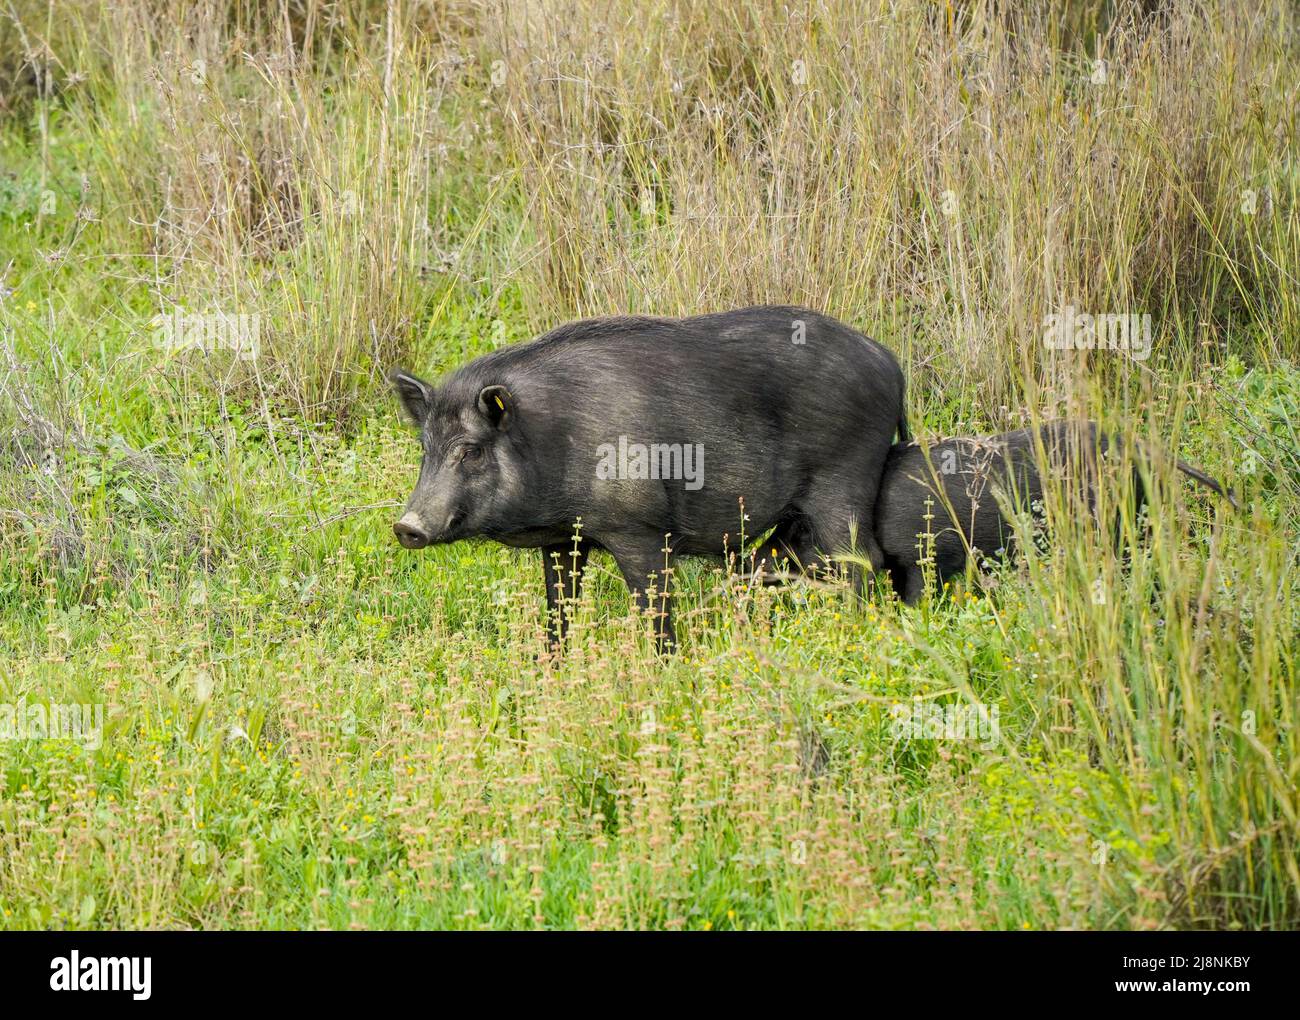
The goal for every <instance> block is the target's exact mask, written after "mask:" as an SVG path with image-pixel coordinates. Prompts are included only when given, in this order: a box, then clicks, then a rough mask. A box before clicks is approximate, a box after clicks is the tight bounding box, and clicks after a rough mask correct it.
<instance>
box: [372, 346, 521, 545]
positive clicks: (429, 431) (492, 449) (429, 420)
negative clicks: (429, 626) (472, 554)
mask: <svg viewBox="0 0 1300 1020" xmlns="http://www.w3.org/2000/svg"><path fill="white" fill-rule="evenodd" d="M391 380H392V383H393V386H394V388H395V389H396V390H397V395H398V397H399V398H400V399H401V401H402V406H403V407H404V408H405V409H406V413H407V414H408V415H409V416H410V418H411V420H412V422H414V423H415V425H416V426H417V427H418V428H419V430H420V445H421V446H422V447H423V448H424V456H423V458H422V460H421V462H420V477H419V480H418V481H417V482H416V483H415V491H414V492H413V493H411V498H410V499H409V500H407V502H406V510H405V512H404V513H403V514H402V517H401V519H400V520H398V521H397V523H396V524H394V525H393V532H394V534H396V535H397V539H398V541H400V542H401V543H402V545H404V546H405V547H406V548H408V549H423V548H424V547H425V546H427V545H434V544H437V543H443V542H455V541H457V540H458V539H462V538H472V537H474V536H476V535H491V534H493V533H494V532H497V531H500V530H501V529H502V520H503V517H504V514H505V511H506V509H507V507H508V506H509V504H510V502H511V501H512V499H513V497H514V496H515V495H517V493H518V490H519V488H520V482H519V464H518V460H517V454H516V453H515V450H514V444H513V442H512V436H511V430H512V428H513V427H514V425H515V420H514V419H515V404H514V399H513V398H512V397H511V395H510V391H509V390H508V389H507V388H506V387H505V386H501V385H487V386H481V385H478V383H475V384H474V385H472V386H466V385H465V384H464V383H465V382H468V380H463V381H462V380H460V379H456V378H454V377H453V379H452V380H451V381H450V382H449V383H447V384H446V385H444V386H442V387H435V386H433V385H432V384H431V383H428V382H425V381H424V380H423V379H420V378H417V377H416V376H413V375H410V374H409V373H406V372H400V371H399V372H394V373H393V375H392V376H391Z"/></svg>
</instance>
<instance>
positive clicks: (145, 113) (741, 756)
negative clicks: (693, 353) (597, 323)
mask: <svg viewBox="0 0 1300 1020" xmlns="http://www.w3.org/2000/svg"><path fill="white" fill-rule="evenodd" d="M1297 18H1298V15H1297V12H1296V9H1295V8H1294V6H1293V5H1292V4H1290V3H1288V2H1284V0H1251V2H1246V3H1240V4H1219V3H1213V2H1200V0H1163V2H1162V0H1149V2H1142V3H1135V2H1128V0H1114V2H1111V0H1106V2H1102V0H1040V2H1034V3H1026V4H1008V3H1001V2H997V0H986V2H981V0H971V2H957V3H934V2H923V0H874V2H871V0H869V2H861V0H854V2H850V0H815V2H797V3H776V2H769V0H734V2H733V0H728V2H726V3H722V2H707V0H644V2H642V0H637V2H633V0H515V2H508V3H507V2H495V0H483V2H470V0H445V2H443V0H428V2H425V0H422V2H417V0H388V2H380V0H352V2H348V3H326V2H317V0H266V2H261V3H253V2H244V0H187V2H180V0H138V2H133V3H112V2H108V0H46V2H40V0H6V2H5V4H4V5H3V6H2V7H0V703H6V704H9V705H28V706H30V705H33V704H47V703H49V704H66V703H91V704H102V705H104V706H105V713H106V714H105V732H104V735H103V740H102V744H101V746H99V747H97V748H95V749H90V748H88V747H86V746H84V745H83V744H82V743H78V742H76V741H72V740H3V741H0V924H2V925H3V926H6V927H33V928H49V927H53V928H64V927H111V928H119V927H128V928H129V927H204V928H222V927H281V926H284V927H348V926H351V927H417V926H464V927H530V926H537V927H569V926H581V927H622V926H632V927H668V928H690V929H701V928H714V929H723V928H757V927H840V926H862V927H998V928H1057V927H1116V928H1120V927H1124V928H1127V927H1149V928H1158V927H1208V926H1215V927H1219V926H1234V927H1235V926H1242V927H1250V928H1254V927H1266V928H1294V927H1296V926H1297V923H1298V922H1300V870H1298V868H1297V849H1298V847H1300V817H1298V814H1297V812H1298V811H1300V796H1298V795H1297V778H1298V773H1300V755H1298V754H1297V751H1298V749H1300V747H1298V745H1300V730H1298V729H1297V725H1296V722H1297V687H1296V680H1297V676H1296V672H1297V639H1296V633H1297V604H1298V603H1297V598H1296V595H1297V577H1296V570H1295V567H1296V558H1297V524H1298V523H1300V509H1298V499H1300V436H1298V435H1297V430H1298V429H1300V371H1298V370H1297V365H1296V356H1297V347H1298V346H1300V344H1298V338H1300V287H1298V286H1297V281H1298V278H1300V144H1298V139H1297V133H1298V131H1300V121H1298V116H1300V105H1298V100H1300V77H1298V76H1297V74H1296V70H1297V66H1300V63H1298V61H1297V56H1298V54H1300V35H1298V31H1297V30H1298V25H1297ZM767 301H773V302H791V303H802V304H807V305H811V306H815V307H817V308H820V309H822V310H825V311H827V312H829V313H831V314H834V315H836V316H838V317H840V318H842V319H844V320H845V321H847V322H850V323H852V324H854V325H855V326H857V327H859V328H861V329H862V330H864V331H865V332H867V333H869V334H871V335H873V336H875V337H877V338H878V339H880V340H881V341H882V342H884V343H885V344H887V345H888V346H890V347H891V348H892V349H893V350H895V351H896V352H897V353H898V355H899V357H900V359H901V360H902V362H903V364H904V366H905V368H906V370H907V373H908V376H909V380H910V415H911V419H912V422H913V426H914V429H915V431H917V432H918V433H919V434H921V435H923V436H929V435H935V434H954V433H958V434H975V433H982V432H990V431H1000V430H1004V429H1007V428H1012V427H1015V426H1018V425H1021V424H1023V423H1025V422H1026V421H1029V420H1037V419H1039V418H1045V417H1053V416H1057V415H1062V414H1079V415H1087V416H1090V417H1096V418H1100V419H1103V420H1105V421H1106V422H1107V423H1109V424H1110V425H1112V426H1113V427H1116V428H1119V429H1122V430H1124V431H1126V432H1131V433H1133V434H1136V435H1141V436H1143V437H1146V438H1147V439H1149V440H1150V441H1152V442H1154V443H1156V444H1157V445H1159V446H1162V447H1164V448H1167V449H1171V450H1176V451H1177V452H1178V453H1179V454H1180V455H1181V456H1184V457H1186V458H1188V459H1190V460H1192V461H1193V462H1195V463H1198V464H1201V465H1203V466H1205V467H1206V468H1207V469H1208V470H1209V471H1210V472H1211V473H1213V474H1215V475H1216V476H1219V477H1223V478H1225V479H1226V480H1227V481H1228V482H1230V483H1231V484H1232V485H1233V486H1234V487H1235V489H1236V491H1237V493H1238V498H1239V500H1240V503H1241V510H1240V511H1239V512H1236V513H1231V512H1228V511H1227V510H1226V508H1225V507H1224V506H1223V504H1222V503H1221V502H1220V501H1216V500H1214V499H1213V498H1209V497H1207V496H1206V495H1205V494H1204V493H1203V492H1198V491H1193V489H1192V487H1190V486H1187V485H1179V484H1178V483H1176V482H1171V483H1170V485H1169V486H1167V487H1166V488H1165V491H1164V493H1163V496H1162V498H1161V499H1160V500H1158V501H1157V503H1156V505H1155V507H1154V508H1153V513H1152V521H1153V524H1152V535H1151V536H1150V539H1149V540H1148V541H1146V542H1145V543H1143V544H1141V545H1140V546H1139V547H1138V548H1137V550H1136V551H1135V552H1134V553H1133V555H1132V561H1131V563H1130V564H1129V565H1128V567H1127V569H1123V568H1122V565H1121V564H1120V563H1119V562H1118V561H1117V560H1116V557H1115V556H1114V555H1113V554H1112V553H1111V552H1110V551H1108V549H1107V547H1106V543H1105V542H1104V541H1103V540H1102V539H1101V538H1100V537H1099V536H1098V535H1097V534H1095V533H1094V531H1093V530H1092V529H1089V528H1088V527H1086V526H1083V522H1080V521H1079V520H1078V519H1077V515H1074V516H1072V515H1070V514H1069V513H1068V509H1067V508H1063V512H1060V513H1058V514H1057V517H1058V522H1057V523H1058V531H1059V532H1060V535H1059V537H1058V540H1057V541H1055V542H1054V543H1052V545H1051V546H1050V547H1049V548H1046V549H1043V550H1033V551H1031V553H1030V554H1029V555H1028V557H1027V558H1026V559H1025V560H1024V561H1023V562H1021V563H1018V564H1013V565H1011V566H1007V567H1003V568H1000V569H998V570H995V571H993V572H992V574H991V575H990V576H988V577H986V578H984V583H983V584H980V585H976V584H967V585H960V586H958V587H957V588H956V589H955V590H953V591H951V592H949V593H947V594H946V595H945V596H943V597H939V598H934V599H931V600H928V601H927V602H926V603H924V604H923V605H922V606H920V607H918V608H916V609H905V608H903V607H901V606H899V604H898V603H897V602H896V601H895V600H894V599H892V598H891V597H890V596H889V595H888V594H887V593H885V592H883V591H877V592H875V593H874V594H873V596H872V597H871V598H870V599H868V600H866V601H860V600H857V599H855V598H854V597H853V596H852V595H851V594H850V593H848V592H846V591H845V590H843V589H842V588H840V587H837V586H835V585H819V586H806V585H800V586H795V587H793V588H790V589H784V590H779V589H778V590H765V589H757V590H756V589H753V588H752V587H751V586H749V585H748V584H746V583H745V581H744V580H743V579H742V578H741V576H740V569H739V568H742V567H743V566H744V564H743V563H737V562H735V561H732V562H729V563H724V564H722V565H717V564H709V563H692V564H686V565H684V566H683V567H682V568H681V569H680V570H679V571H678V573H677V575H676V576H675V577H674V579H673V584H674V587H675V588H676V589H677V591H678V599H679V602H678V607H679V609H678V612H679V616H678V620H679V625H678V633H679V637H680V638H681V640H682V645H683V647H682V650H681V653H680V654H679V655H677V656H675V657H673V658H671V659H667V660H661V659H659V658H658V657H656V656H655V655H654V653H653V651H652V649H651V647H650V645H649V642H648V641H647V628H648V621H646V620H644V619H641V618H638V617H637V616H636V615H635V614H634V613H633V612H632V611H631V610H630V608H629V605H628V600H627V596H626V592H625V590H624V589H623V587H622V585H621V582H619V581H618V579H617V576H616V572H615V571H614V569H613V566H612V564H611V563H608V562H606V561H603V560H600V559H597V560H596V561H595V562H594V564H593V572H594V576H595V583H594V584H592V585H591V586H590V588H589V590H588V592H587V593H586V594H585V595H584V597H583V600H582V602H581V604H580V606H579V607H578V609H577V615H578V623H577V626H576V629H575V633H574V636H573V641H572V646H571V648H570V649H569V651H568V653H567V654H566V655H565V656H563V657H561V658H552V657H550V656H548V655H547V654H545V649H544V645H543V641H542V633H543V630H542V619H541V612H542V600H541V590H540V587H541V577H540V574H541V572H540V567H539V564H538V563H537V561H536V555H535V554H533V555H524V554H520V553H515V552H511V551H508V550H505V549H503V548H499V547H496V546H491V545H456V546H451V547H446V548H440V549H436V550H432V551H428V552H425V553H423V554H419V555H415V554H410V553H406V552H404V551H402V550H401V549H399V548H397V547H396V546H395V543H394V542H393V541H392V536H391V533H390V531H389V528H390V525H391V521H392V518H393V516H394V511H395V507H396V506H397V502H396V501H399V500H402V499H404V498H405V496H406V494H407V492H408V491H409V488H410V485H411V483H412V481H413V479H414V475H415V471H416V464H417V457H418V451H417V446H416V444H415V442H414V440H413V438H412V437H411V436H410V435H409V434H408V433H407V432H406V431H405V429H404V428H403V426H402V424H401V423H400V421H399V418H398V415H397V410H396V406H395V402H394V401H393V400H392V399H391V397H390V396H389V395H388V394H387V392H386V390H385V386H384V383H383V377H384V374H385V373H386V371H387V370H388V369H390V368H391V367H392V366H394V365H396V364H403V365H405V366H407V367H411V368H415V369H417V370H421V371H424V372H426V373H428V374H436V373H438V372H440V371H442V370H446V369H449V368H451V367H453V366H456V365H458V364H460V363H462V362H463V361H465V360H466V359H468V358H470V357H472V356H474V355H476V354H479V353H482V352H484V351H487V350H490V349H492V348H495V347H498V346H500V345H502V344H507V343H511V342H515V341H518V340H522V339H525V338H527V337H529V336H532V335H534V334H536V333H537V332H540V331H541V330H543V329H545V328H548V327H550V326H552V325H555V324H556V323H558V322H561V321H563V320H565V319H569V318H573V317H576V316H583V315H594V314H603V313H610V312H654V313H660V314H683V313H691V312H697V311H703V310H712V309H721V308H726V307H734V306H738V305H742V304H747V303H756V302H767ZM1066 307H1073V308H1075V309H1077V310H1080V311H1088V312H1097V313H1117V314H1130V313H1132V314H1149V315H1150V316H1151V317H1152V323H1153V351H1152V353H1151V356H1150V358H1149V359H1147V360H1145V361H1138V360H1135V359H1132V358H1129V357H1126V356H1124V355H1122V354H1119V353H1116V352H1113V351H1092V352H1087V351H1053V350H1048V349H1047V348H1046V346H1045V345H1044V343H1043V333H1044V322H1045V321H1046V317H1047V316H1048V315H1051V314H1054V313H1057V312H1060V311H1061V310H1062V309H1063V308H1066ZM178 308H180V309H183V310H184V312H187V313H202V314H215V313H221V314H227V315H239V314H246V315H256V316H257V317H258V318H257V322H258V324H259V327H260V335H259V353H258V357H257V358H255V359H247V358H240V357H238V356H237V355H236V353H235V352H232V351H229V350H223V349H214V350H208V351H203V350H195V349H189V350H178V349H175V347H174V346H169V345H167V344H165V343H160V329H161V326H160V324H161V323H162V322H163V321H164V319H165V318H166V317H167V316H170V315H174V314H175V311H176V309H178ZM574 399H575V400H580V399H581V394H575V395H574ZM1124 526H1125V529H1126V530H1127V531H1130V532H1132V531H1134V530H1135V529H1136V528H1137V526H1138V525H1137V522H1134V521H1131V520H1126V521H1125V525H1124ZM925 544H926V543H925V540H924V538H922V539H921V540H920V541H919V546H920V549H919V551H920V553H921V554H922V555H924V552H925ZM895 705H903V706H912V705H919V706H922V707H925V706H962V705H965V706H983V707H984V708H985V709H986V710H988V711H990V712H993V711H996V713H997V718H998V721H999V730H998V733H997V735H996V739H984V740H981V739H974V740H972V739H966V740H953V739H943V735H942V734H930V735H927V734H922V735H917V734H906V733H900V731H899V728H898V727H897V726H896V725H895V722H896V719H895V715H894V713H895V712H896V711H897V710H896V709H894V708H893V706H895Z"/></svg>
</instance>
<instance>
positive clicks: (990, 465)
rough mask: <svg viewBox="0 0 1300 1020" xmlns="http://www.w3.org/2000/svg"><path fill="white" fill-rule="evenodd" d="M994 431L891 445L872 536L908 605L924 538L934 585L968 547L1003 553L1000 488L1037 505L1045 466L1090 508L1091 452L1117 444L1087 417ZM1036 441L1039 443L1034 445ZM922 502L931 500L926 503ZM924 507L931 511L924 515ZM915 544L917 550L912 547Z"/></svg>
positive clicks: (1206, 481) (1010, 532) (1007, 536)
mask: <svg viewBox="0 0 1300 1020" xmlns="http://www.w3.org/2000/svg"><path fill="white" fill-rule="evenodd" d="M1037 439H1038V442H1036V441H1035V433H1034V430H1032V429H1018V430H1016V431H1014V432H1007V433H1004V434H1002V435H997V436H987V437H981V438H956V439H945V440H942V441H940V442H936V443H933V444H931V445H930V446H928V447H922V446H920V445H918V444H916V443H898V444H896V445H895V446H894V447H893V449H891V450H890V454H889V459H888V460H887V461H886V464H885V475H884V478H883V479H882V480H881V484H880V497H879V501H878V502H877V503H876V513H875V518H876V539H877V542H878V544H879V546H880V549H881V552H882V555H883V557H884V563H885V568H886V570H887V571H888V572H889V576H890V579H891V581H892V582H893V585H894V590H895V591H896V592H897V593H898V595H899V596H900V597H901V598H902V600H903V602H904V603H906V604H907V605H914V604H915V603H916V602H918V601H919V600H920V598H921V596H922V595H923V594H924V593H925V575H924V571H923V570H922V568H921V566H920V565H919V562H918V561H919V559H920V558H921V554H922V552H923V550H924V544H925V542H926V541H927V539H925V538H923V537H922V536H927V535H928V536H929V538H928V541H929V542H930V543H932V544H931V545H930V548H929V550H928V551H929V552H930V553H932V555H933V557H934V579H935V583H936V584H937V585H938V586H940V587H942V585H943V583H944V582H945V581H947V580H949V579H950V578H952V577H954V576H956V575H959V574H961V573H963V572H964V571H965V569H966V558H967V555H968V550H978V551H980V552H981V553H983V554H985V555H991V554H997V553H1001V552H1006V551H1010V549H1011V547H1012V544H1013V539H1014V528H1013V526H1012V524H1011V522H1010V521H1008V520H1007V519H1006V517H1005V515H1004V514H1003V509H1002V504H1000V503H999V496H1000V497H1001V499H1002V500H1004V501H1006V502H1007V503H1008V504H1009V505H1019V506H1029V507H1034V505H1035V504H1038V506H1039V507H1041V503H1042V497H1043V480H1042V473H1043V471H1044V470H1048V471H1051V472H1052V473H1053V474H1054V475H1057V476H1059V477H1061V478H1062V480H1063V482H1064V484H1065V485H1066V486H1068V487H1072V488H1073V490H1074V492H1075V493H1077V495H1078V496H1079V497H1080V498H1081V499H1082V500H1083V502H1084V505H1085V506H1087V507H1088V508H1089V509H1095V506H1096V479H1097V478H1098V467H1099V465H1098V457H1099V456H1100V457H1105V456H1106V455H1107V453H1108V451H1112V450H1113V451H1115V452H1116V453H1119V452H1122V444H1121V442H1120V440H1119V439H1118V438H1117V437H1115V436H1110V435H1107V434H1106V433H1105V432H1102V431H1100V430H1099V429H1098V428H1097V425H1096V423H1094V422H1089V421H1075V422H1069V421H1058V422H1051V423H1048V424H1045V425H1042V426H1040V428H1039V430H1038V436H1037ZM1040 443H1041V449H1040ZM1138 451H1139V453H1140V457H1139V458H1132V457H1130V458H1129V460H1130V466H1131V469H1132V473H1133V492H1134V494H1135V497H1136V500H1137V505H1138V507H1140V506H1141V505H1142V504H1143V503H1144V502H1145V498H1146V496H1145V492H1144V489H1143V484H1142V474H1143V472H1142V469H1141V466H1140V464H1139V460H1147V461H1149V460H1150V456H1149V454H1148V453H1146V452H1145V451H1144V450H1142V448H1141V447H1139V448H1138ZM1175 464H1176V466H1177V468H1178V469H1179V470H1180V471H1182V472H1183V473H1184V474H1186V475H1188V476H1190V477H1192V478H1194V479H1196V480H1197V481H1198V482H1200V483H1202V484H1203V485H1206V486H1209V487H1210V488H1211V489H1213V490H1214V491H1215V492H1217V493H1219V494H1220V495H1224V496H1227V498H1228V500H1229V501H1231V500H1232V496H1231V494H1230V493H1228V492H1226V491H1225V490H1224V488H1223V487H1222V486H1221V485H1220V484H1219V483H1218V482H1216V481H1215V480H1214V479H1213V478H1211V477H1209V476H1208V475H1206V474H1205V473H1204V472H1202V471H1199V470H1197V469H1196V468H1194V467H1192V466H1191V465H1190V464H1187V463H1186V462H1184V461H1181V460H1179V461H1176V462H1175ZM927 500H928V501H929V506H927ZM927 513H930V514H933V518H932V519H931V520H929V521H927V520H926V517H925V515H926V514H927ZM918 545H920V546H921V548H918Z"/></svg>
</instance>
